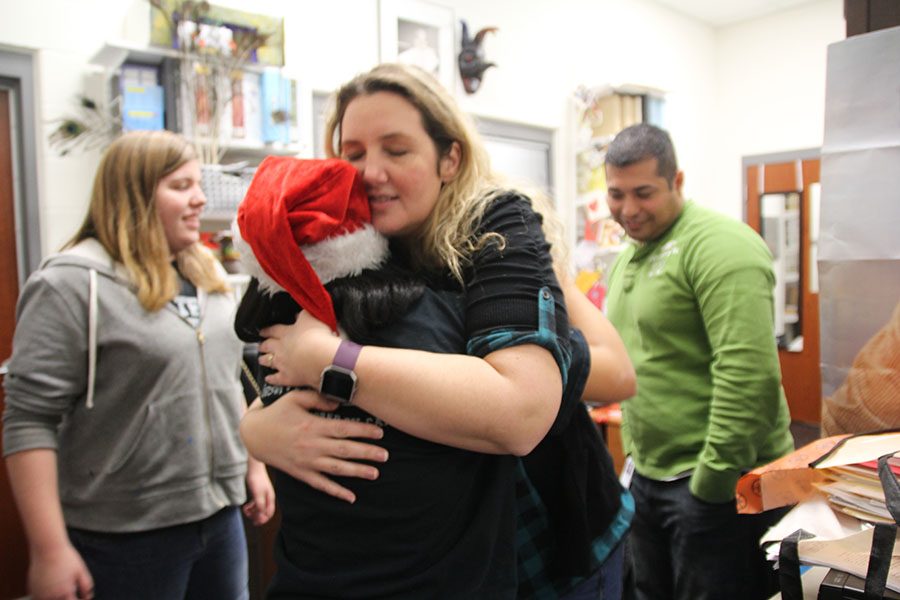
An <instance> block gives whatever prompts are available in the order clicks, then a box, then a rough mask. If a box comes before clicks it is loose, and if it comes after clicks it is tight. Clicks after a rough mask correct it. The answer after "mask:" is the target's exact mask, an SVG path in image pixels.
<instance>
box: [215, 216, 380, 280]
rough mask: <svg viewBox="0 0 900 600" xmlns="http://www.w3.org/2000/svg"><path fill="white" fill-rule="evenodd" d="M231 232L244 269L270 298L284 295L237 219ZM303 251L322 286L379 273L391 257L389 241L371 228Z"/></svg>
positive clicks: (322, 242)
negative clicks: (365, 273) (370, 271)
mask: <svg viewBox="0 0 900 600" xmlns="http://www.w3.org/2000/svg"><path fill="white" fill-rule="evenodd" d="M231 231H232V237H233V242H234V247H235V249H236V250H237V251H238V252H239V253H240V257H241V258H240V260H241V265H243V267H244V269H245V270H246V271H247V273H248V274H249V275H250V276H252V277H256V279H257V280H259V287H260V288H261V289H262V290H264V291H267V292H269V293H270V294H275V293H276V292H283V291H284V288H283V287H282V286H281V285H279V284H278V282H277V281H275V280H274V279H272V278H271V277H270V276H269V274H268V273H266V272H265V271H264V270H263V268H262V267H261V266H260V265H259V262H258V261H257V260H256V256H255V255H254V254H253V249H252V248H251V247H250V244H248V243H247V242H246V241H245V240H244V239H243V238H242V237H241V230H240V227H238V223H237V219H235V220H234V221H233V222H232V224H231ZM301 251H302V252H303V255H304V256H305V257H306V260H308V261H309V264H310V265H311V266H312V268H313V270H314V271H315V272H316V274H317V275H318V276H319V280H320V281H321V282H322V284H323V285H324V284H326V283H328V282H329V281H332V280H334V279H339V278H341V277H349V276H351V275H359V274H360V273H361V272H362V271H363V270H364V269H377V268H378V267H380V266H381V265H382V264H384V261H385V260H387V257H388V255H389V251H388V241H387V238H386V237H384V236H383V235H381V234H380V233H378V232H377V231H375V228H374V227H372V225H370V224H366V225H364V226H363V227H362V228H360V229H357V230H356V231H354V232H353V233H345V234H344V235H339V236H335V237H332V238H329V239H327V240H323V241H321V242H319V243H318V244H310V245H308V246H303V247H302V248H301Z"/></svg>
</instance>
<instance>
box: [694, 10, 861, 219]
mask: <svg viewBox="0 0 900 600" xmlns="http://www.w3.org/2000/svg"><path fill="white" fill-rule="evenodd" d="M843 8H844V4H843V0H820V1H817V2H810V3H808V4H804V5H801V6H799V7H797V8H794V9H790V10H786V11H783V12H780V13H776V14H774V15H771V16H767V17H763V18H760V19H756V20H753V21H748V22H745V23H741V24H738V25H734V26H732V27H726V28H722V29H720V30H717V32H716V51H717V52H716V53H717V60H716V76H715V79H716V90H715V94H716V109H715V114H716V119H717V121H718V123H719V127H718V129H719V131H721V132H722V135H720V136H718V138H717V140H716V144H717V150H718V151H717V152H715V153H713V154H712V155H711V156H710V158H711V162H710V163H709V164H710V167H711V168H709V170H710V172H711V173H712V175H713V179H712V181H710V187H711V188H712V189H713V190H715V192H716V193H717V194H718V197H717V198H716V199H714V200H709V201H708V202H710V203H711V204H712V203H714V204H712V205H713V206H715V208H717V209H719V210H720V211H722V212H725V213H727V214H730V215H731V216H733V217H736V218H741V215H742V210H743V190H742V189H741V182H742V178H741V170H742V169H741V158H742V157H744V156H749V155H755V154H770V153H777V152H785V151H788V150H799V149H805V148H818V147H820V146H821V145H822V135H823V127H824V122H825V121H824V115H825V62H826V53H827V46H828V44H830V43H832V42H835V41H839V40H842V39H844V20H843ZM689 175H690V174H689Z"/></svg>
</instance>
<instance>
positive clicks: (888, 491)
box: [865, 453, 900, 600]
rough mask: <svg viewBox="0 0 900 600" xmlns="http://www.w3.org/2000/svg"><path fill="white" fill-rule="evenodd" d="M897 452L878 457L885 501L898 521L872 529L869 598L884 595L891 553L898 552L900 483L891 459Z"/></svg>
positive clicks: (867, 581) (868, 578) (879, 524)
mask: <svg viewBox="0 0 900 600" xmlns="http://www.w3.org/2000/svg"><path fill="white" fill-rule="evenodd" d="M893 455H894V453H891V454H885V455H884V456H881V457H879V458H878V477H879V479H881V487H883V488H884V503H885V505H887V509H888V511H889V512H890V513H891V516H892V517H893V518H894V522H893V523H878V524H877V525H875V531H873V532H872V552H871V553H870V554H869V566H868V568H867V569H866V587H865V598H866V600H880V599H881V598H883V597H884V590H885V586H886V585H887V577H888V569H890V566H891V555H892V554H893V552H894V540H895V539H896V538H897V525H898V524H900V484H898V483H897V478H896V477H894V473H893V472H892V471H891V465H890V463H889V462H888V461H889V460H890V458H891V457H892V456H893Z"/></svg>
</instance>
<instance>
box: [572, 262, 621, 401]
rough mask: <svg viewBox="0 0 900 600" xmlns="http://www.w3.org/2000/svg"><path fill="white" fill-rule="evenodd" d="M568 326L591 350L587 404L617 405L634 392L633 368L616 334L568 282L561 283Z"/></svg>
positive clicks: (606, 321)
mask: <svg viewBox="0 0 900 600" xmlns="http://www.w3.org/2000/svg"><path fill="white" fill-rule="evenodd" d="M562 288H563V293H564V294H565V297H566V307H567V308H568V311H569V323H571V325H572V327H577V328H578V329H580V330H581V332H582V333H583V334H584V337H585V339H586V340H587V343H588V345H589V346H590V348H591V372H590V375H589V376H588V380H587V383H586V384H585V387H584V395H583V399H584V400H585V401H586V402H598V403H609V402H620V401H622V400H626V399H628V398H631V397H632V396H634V394H635V393H636V392H637V377H636V376H635V373H634V366H632V364H631V360H630V359H629V358H628V352H627V351H626V350H625V345H624V344H623V343H622V338H621V337H619V333H618V332H617V331H616V329H615V328H614V327H613V326H612V324H611V323H610V322H609V321H608V320H607V319H606V317H605V316H604V315H603V313H602V312H601V311H600V309H598V308H597V307H596V306H594V305H593V303H591V301H590V300H588V298H587V296H585V295H584V294H583V293H581V290H579V289H578V286H576V285H575V282H574V281H572V280H571V279H567V280H565V281H563V282H562Z"/></svg>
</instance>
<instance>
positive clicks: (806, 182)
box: [741, 148, 822, 424]
mask: <svg viewBox="0 0 900 600" xmlns="http://www.w3.org/2000/svg"><path fill="white" fill-rule="evenodd" d="M821 157H822V153H821V149H820V148H806V149H802V150H795V151H788V152H777V153H771V154H757V155H752V156H745V157H743V158H742V159H741V167H742V168H741V178H742V185H741V189H742V193H743V203H742V213H743V221H744V222H745V223H747V224H748V225H750V227H752V228H753V229H755V230H756V231H757V232H758V231H759V228H760V223H759V214H760V206H759V197H760V195H761V194H764V193H770V192H772V193H777V192H788V191H797V190H800V191H801V192H802V195H801V211H800V219H801V227H800V241H801V251H800V252H801V254H800V260H801V261H802V264H801V268H800V278H801V286H802V290H803V301H802V306H801V308H800V310H801V311H802V315H803V320H802V324H801V333H802V335H803V340H804V345H803V350H802V351H801V352H788V351H787V350H784V349H782V348H779V349H778V358H779V362H780V363H781V374H782V384H783V386H784V392H785V395H786V396H787V401H788V407H789V408H790V411H791V418H792V419H793V420H795V421H802V422H805V423H812V424H818V423H819V422H820V421H821V408H822V370H821V364H820V362H821V356H820V355H821V353H820V348H819V341H820V340H819V338H820V331H819V295H818V293H814V292H813V291H812V290H811V289H810V277H811V273H810V269H809V268H808V266H809V252H810V244H809V242H810V220H809V219H810V213H811V210H810V200H809V187H810V185H811V184H813V183H818V182H820V181H821V172H820V166H821ZM785 163H794V165H791V168H792V170H793V172H794V173H795V175H794V177H795V178H796V180H797V181H796V182H794V184H793V186H792V189H784V187H783V186H777V185H773V184H770V185H767V183H768V179H769V178H768V177H766V173H765V168H764V167H766V166H767V165H771V166H772V167H773V170H775V169H777V168H778V167H780V168H781V169H784V168H785ZM760 167H763V172H762V174H761V175H762V176H760ZM751 172H752V173H753V174H754V176H753V180H752V181H751V177H750V176H748V173H751ZM751 218H752V219H753V220H754V222H751V221H750V219H751Z"/></svg>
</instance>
